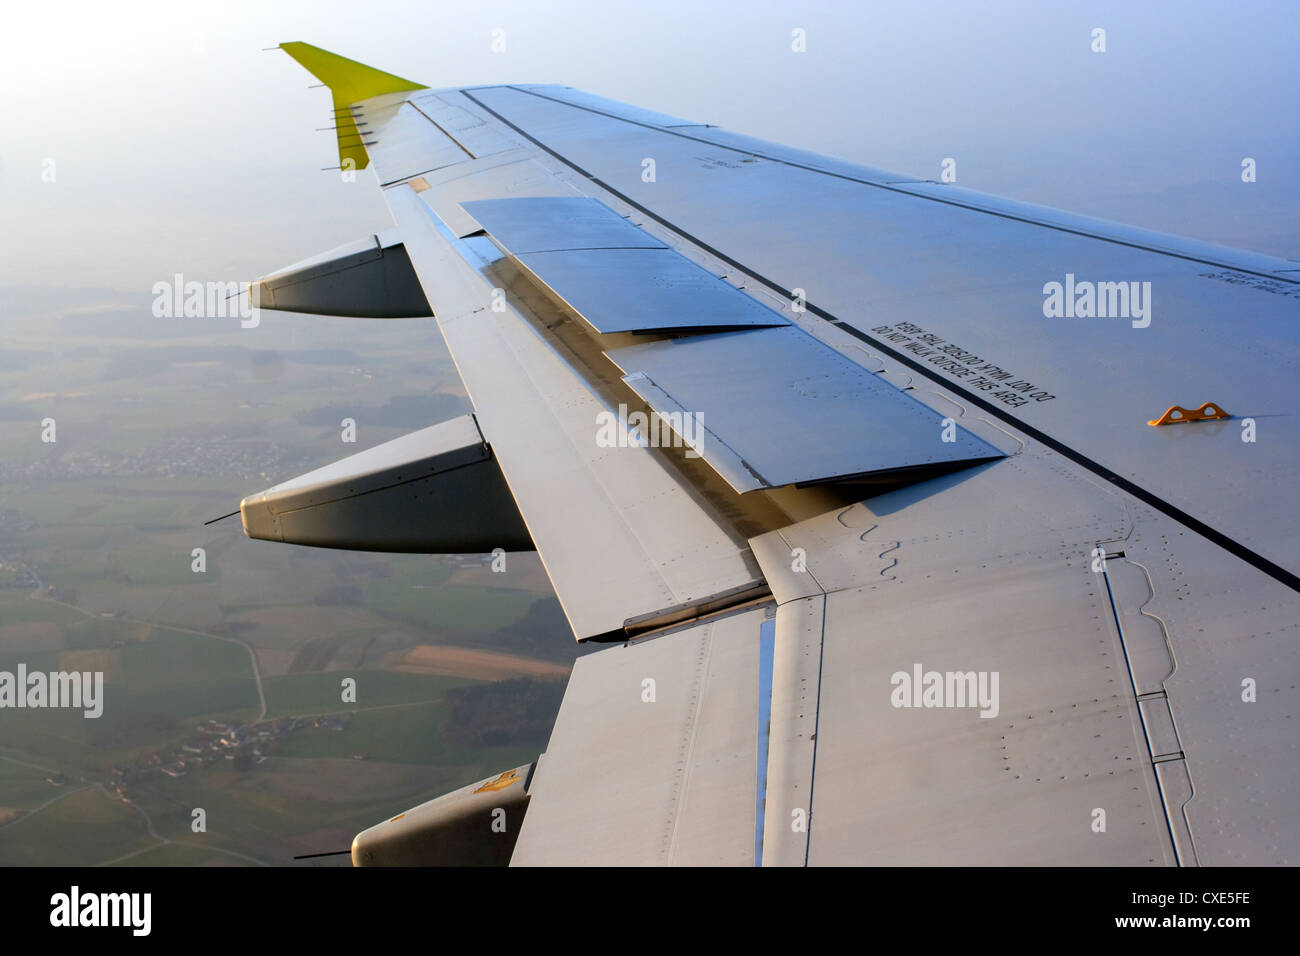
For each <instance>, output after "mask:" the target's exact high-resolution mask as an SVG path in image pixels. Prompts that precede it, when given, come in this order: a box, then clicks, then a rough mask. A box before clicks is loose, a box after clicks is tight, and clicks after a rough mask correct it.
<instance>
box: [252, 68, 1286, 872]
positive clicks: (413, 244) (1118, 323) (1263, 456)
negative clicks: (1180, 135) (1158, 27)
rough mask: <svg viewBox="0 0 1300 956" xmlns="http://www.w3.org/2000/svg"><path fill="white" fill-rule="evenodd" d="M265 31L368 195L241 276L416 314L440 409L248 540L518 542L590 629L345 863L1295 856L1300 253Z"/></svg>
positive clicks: (283, 292)
mask: <svg viewBox="0 0 1300 956" xmlns="http://www.w3.org/2000/svg"><path fill="white" fill-rule="evenodd" d="M283 47H284V49H285V50H286V51H287V52H289V53H290V54H291V55H292V56H294V57H295V58H296V59H298V60H299V61H300V62H302V63H303V64H304V65H305V66H306V67H307V68H308V69H309V70H311V71H312V72H313V73H314V74H315V75H316V76H317V77H318V78H319V79H320V80H321V81H322V82H323V83H325V84H326V85H327V86H329V87H330V89H331V91H332V94H333V101H334V110H335V115H336V116H337V117H339V121H338V124H337V125H338V130H339V158H340V167H341V168H342V170H343V172H344V173H345V174H347V173H349V172H351V171H352V170H355V169H362V168H372V169H373V171H374V174H375V175H376V177H377V180H378V182H379V185H380V188H381V190H382V191H383V195H384V198H385V200H386V201H387V203H388V206H389V209H390V210H391V212H392V215H393V220H394V229H393V230H392V231H391V233H387V234H385V235H384V236H382V237H380V236H374V237H370V238H368V239H366V240H364V241H362V242H360V243H358V244H353V245H352V246H350V247H345V248H344V249H343V250H339V251H337V254H330V255H326V256H324V257H317V258H315V259H313V260H309V261H308V262H307V263H304V264H300V265H299V266H298V267H292V268H290V269H288V270H282V271H281V272H279V273H276V274H275V275H273V276H270V277H268V278H267V279H265V280H262V281H261V282H260V283H258V284H257V288H258V289H260V290H261V293H262V302H263V304H264V305H266V304H271V305H274V304H275V303H276V302H291V303H292V304H291V305H288V306H282V307H291V308H294V309H296V310H299V311H308V312H311V311H320V312H323V313H326V314H338V313H339V312H340V311H343V312H347V311H351V312H352V314H357V315H368V316H375V317H384V316H390V315H394V314H412V315H418V314H426V315H427V314H428V313H430V312H431V313H432V315H433V316H434V319H435V321H436V322H437V323H438V326H439V328H440V330H441V332H442V335H443V337H444V339H445V341H446V344H447V347H448V349H449V351H450V353H451V355H452V357H453V358H454V360H455V363H456V367H457V369H458V370H459V373H460V375H461V378H462V380H463V382H464V385H465V389H466V391H467V393H468V395H469V398H470V400H471V402H472V405H473V414H472V415H470V416H466V417H465V418H464V419H459V420H456V421H454V422H449V423H430V426H431V427H430V428H428V429H425V430H423V431H421V432H416V433H415V434H413V435H411V436H407V437H406V438H403V439H400V440H399V441H398V442H390V443H388V444H387V445H385V446H380V447H379V448H375V449H370V450H369V451H366V452H363V453H361V454H360V455H356V456H353V457H352V458H350V459H345V460H344V461H342V462H338V463H335V464H334V465H330V466H327V467H326V468H322V469H320V470H319V471H318V472H313V473H312V474H311V475H306V476H303V477H302V478H300V479H295V480H294V481H291V482H287V483H285V484H284V485H280V486H276V487H275V488H272V489H268V490H267V491H266V492H263V493H260V494H258V495H253V496H250V498H248V499H246V500H245V501H244V503H243V506H242V509H241V510H242V511H243V520H244V526H245V530H246V532H247V533H248V534H249V535H250V536H254V537H261V538H269V539H273V540H280V541H288V542H297V543H302V544H312V545H316V546H326V547H352V548H371V549H375V550H386V549H387V550H403V551H425V552H431V553H432V552H440V551H451V552H454V551H458V550H463V551H470V550H484V551H486V550H491V548H492V547H496V546H499V547H502V548H505V549H506V550H511V549H515V550H518V549H535V550H536V551H537V552H538V553H539V554H540V556H541V560H542V562H543V563H544V565H545V568H546V571H547V574H548V575H549V577H550V580H551V583H552V584H553V586H554V589H555V593H556V595H557V597H558V599H559V601H560V603H561V605H562V606H563V609H564V612H565V614H566V615H567V618H568V621H569V623H570V624H571V625H572V628H573V632H574V637H575V638H576V639H577V640H579V641H588V642H607V643H609V645H610V646H609V647H607V648H605V649H603V650H601V651H599V652H597V653H593V654H589V655H587V656H584V657H582V658H580V659H579V660H578V661H577V663H576V665H575V667H574V670H573V674H572V676H571V678H570V681H569V685H568V689H567V691H566V694H565V697H564V701H563V704H562V706H561V708H560V712H559V715H558V718H557V720H556V724H555V728H554V731H553V733H552V736H551V739H550V742H549V745H548V746H547V749H546V751H545V753H543V754H542V755H540V756H539V758H538V760H537V761H536V762H535V763H533V764H532V765H530V766H527V767H520V768H516V769H515V770H510V771H507V772H506V773H503V774H502V775H501V776H500V777H498V778H492V779H489V780H487V781H480V782H478V783H476V784H472V785H470V786H468V787H466V788H465V789H464V790H461V791H457V792H456V793H453V794H449V795H447V796H445V797H442V798H439V799H438V800H435V801H432V802H431V803H429V804H425V805H423V806H422V807H419V808H415V809H413V810H411V811H408V812H407V813H404V814H400V815H398V816H396V817H394V818H393V819H392V820H390V821H388V822H385V823H381V824H378V825H377V826H375V827H373V828H371V829H370V830H367V831H365V832H364V833H362V834H360V835H359V836H358V837H357V839H356V841H355V842H354V845H353V859H354V862H356V863H358V864H371V863H376V864H377V863H428V862H453V863H475V862H501V861H504V860H507V859H508V860H509V861H510V862H511V863H512V864H515V865H555V864H577V865H583V864H631V865H642V864H729V865H741V866H751V865H755V864H761V865H765V866H766V865H783V864H784V865H804V864H864V863H870V864H970V863H974V864H999V865H1001V864H1098V865H1100V864H1170V865H1172V864H1181V865H1195V864H1208V865H1223V864H1283V863H1295V862H1296V861H1297V859H1300V813H1297V807H1300V772H1298V771H1297V769H1296V768H1297V765H1298V763H1297V760H1296V757H1297V749H1298V748H1297V741H1300V735H1298V734H1297V732H1296V721H1297V720H1298V719H1300V717H1298V716H1297V693H1296V685H1297V683H1300V655H1297V653H1296V651H1297V639H1298V638H1300V630H1298V628H1300V625H1298V624H1297V621H1300V597H1298V595H1297V591H1298V590H1300V577H1298V576H1297V575H1298V574H1300V522H1297V520H1296V519H1297V505H1296V498H1295V494H1294V483H1295V479H1294V475H1295V473H1296V468H1297V465H1298V464H1300V461H1298V453H1300V419H1297V415H1296V409H1295V408H1293V407H1292V406H1293V403H1294V402H1295V401H1296V399H1297V389H1296V385H1295V383H1296V381H1297V373H1298V372H1300V368H1298V359H1300V351H1298V350H1297V345H1296V342H1297V337H1296V334H1295V329H1296V323H1297V320H1298V319H1300V262H1297V261H1290V260H1280V259H1275V258H1271V257H1268V256H1263V255H1256V254H1253V253H1249V252H1241V251H1237V250H1231V249H1225V248H1220V247H1216V246H1212V245H1208V244H1205V243H1200V242H1194V241H1189V240H1184V239H1179V238H1175V237H1170V236H1163V235H1158V234H1154V233H1150V232H1146V231H1143V230H1139V229H1134V228H1129V227H1125V226H1120V225H1116V224H1114V223H1109V222H1102V221H1098V220H1093V219H1088V218H1085V217H1081V216H1077V215H1072V214H1068V213H1063V212H1059V211H1056V210H1051V209H1044V208H1038V207H1032V206H1027V205H1024V204H1020V203H1015V202H1010V201H1007V200H1002V199H997V198H994V197H990V196H985V195H981V194H979V193H975V192H971V191H968V190H965V189H960V188H957V187H955V186H953V185H950V184H942V183H936V182H931V181H924V180H918V179H914V178H910V177H906V176H899V175H894V174H891V173H888V172H885V171H882V170H878V169H871V168H866V167H861V166H856V165H853V164H850V163H845V162H841V161H838V160H833V159H828V158H825V157H821V156H816V155H813V154H811V153H807V152H805V151H802V150H800V149H797V148H790V147H785V146H778V145H774V144H771V143H766V142H761V141H758V140H755V139H751V138H749V137H746V136H741V135H737V134H734V133H729V132H727V131H725V130H722V129H719V128H718V127H716V126H712V125H709V124H707V123H705V122H696V121H691V120H687V119H682V118H678V117H672V116H666V115H662V114H659V113H654V112H650V111H647V110H643V109H638V108H635V107H631V106H626V105H623V104H620V103H615V102H612V101H609V100H605V99H601V98H599V97H595V96H592V95H589V94H586V93H582V92H579V91H577V90H573V89H571V88H568V87H557V86H532V85H512V86H492V87H472V88H459V89H438V90H434V89H427V88H424V87H421V86H419V84H415V83H411V82H410V81H406V80H402V79H401V78H400V77H395V76H392V75H391V74H386V73H381V72H380V71H375V70H371V69H370V68H368V67H364V66H362V65H360V64H356V63H353V62H352V61H349V60H345V59H343V58H342V57H337V56H335V55H334V54H330V53H326V52H325V51H322V50H318V49H317V48H315V47H311V46H309V45H307V44H300V43H294V44H284V45H283ZM417 289H418V290H419V292H421V293H422V297H421V295H419V294H413V290H417ZM331 309H332V310H333V311H332V312H331V311H329V310H331Z"/></svg>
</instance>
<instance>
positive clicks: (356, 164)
mask: <svg viewBox="0 0 1300 956" xmlns="http://www.w3.org/2000/svg"><path fill="white" fill-rule="evenodd" d="M280 49H281V50H283V51H284V52H285V53H288V54H289V55H290V56H291V57H293V58H294V59H295V60H297V61H298V62H299V63H301V64H302V65H303V66H304V67H306V68H307V72H309V73H310V74H311V75H312V76H314V77H316V79H318V80H320V81H321V82H322V83H324V84H325V85H326V86H328V87H329V88H330V93H332V94H333V95H334V117H335V123H334V125H335V126H336V127H337V129H338V138H339V166H340V167H342V168H343V169H365V168H366V167H367V166H369V165H370V156H369V154H367V153H366V143H365V140H364V139H363V138H362V135H361V131H360V129H358V127H357V123H356V116H355V114H354V113H353V112H352V110H350V109H349V108H348V106H349V104H351V103H356V102H359V101H360V100H368V99H370V97H372V96H382V95H383V94H384V93H400V92H402V91H403V90H427V89H428V87H427V86H425V85H423V84H422V83H413V82H411V81H410V80H404V79H402V78H401V77H400V76H394V75H393V74H392V73H385V72H384V71H383V70H376V69H375V68H374V67H370V66H366V65H365V64H364V63H358V62H357V61H356V60H349V59H348V58H347V57H344V56H339V55H338V54H337V53H331V52H329V51H328V50H322V49H321V48H320V47H318V46H312V45H311V44H310V43H302V42H299V41H294V42H292V43H281V44H280Z"/></svg>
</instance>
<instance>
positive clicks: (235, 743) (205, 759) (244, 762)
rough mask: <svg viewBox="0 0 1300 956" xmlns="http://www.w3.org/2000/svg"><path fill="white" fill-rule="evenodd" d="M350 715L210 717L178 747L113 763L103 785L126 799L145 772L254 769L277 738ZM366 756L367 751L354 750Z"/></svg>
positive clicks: (335, 725)
mask: <svg viewBox="0 0 1300 956" xmlns="http://www.w3.org/2000/svg"><path fill="white" fill-rule="evenodd" d="M349 720H350V716H349V715H343V716H320V717H282V718H280V719H277V720H263V721H258V722H256V723H241V722H238V721H231V722H230V723H222V722H221V721H218V720H208V721H207V722H205V723H202V724H199V725H198V726H196V727H195V730H194V733H193V735H191V736H190V737H189V739H187V740H186V741H185V742H184V743H182V744H181V745H180V747H179V748H177V749H170V748H169V749H168V750H165V751H162V752H159V753H155V754H153V755H151V756H149V757H147V758H143V759H140V760H136V761H132V762H131V763H127V764H123V765H121V766H118V767H113V768H112V769H111V770H110V771H109V774H108V779H107V780H106V781H105V782H104V786H105V788H106V789H108V790H109V791H110V792H111V793H113V794H116V795H117V796H119V797H121V798H123V799H127V798H128V790H129V788H130V785H131V783H132V781H135V780H138V779H140V778H141V777H144V776H146V775H153V774H163V775H164V776H168V777H184V776H185V775H186V774H188V773H192V772H194V771H197V770H199V769H201V768H203V767H205V766H209V765H212V764H216V763H217V762H218V761H227V760H228V761H230V762H231V763H232V765H233V767H234V769H236V770H252V769H254V768H255V767H257V766H259V765H260V764H262V763H265V762H266V759H267V757H268V756H270V755H271V753H272V752H273V751H274V749H275V747H276V744H277V742H278V741H280V740H283V739H284V738H285V737H286V736H287V735H289V734H291V733H294V732H295V731H299V730H305V729H308V728H316V729H321V730H334V731H342V730H343V729H344V728H346V727H347V725H348V722H349ZM352 757H353V759H355V760H363V759H365V754H353V755H352Z"/></svg>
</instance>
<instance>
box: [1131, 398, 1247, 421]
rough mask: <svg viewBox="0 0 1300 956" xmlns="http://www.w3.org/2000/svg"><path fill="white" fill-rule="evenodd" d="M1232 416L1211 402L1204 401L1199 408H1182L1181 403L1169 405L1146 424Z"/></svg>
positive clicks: (1207, 419)
mask: <svg viewBox="0 0 1300 956" xmlns="http://www.w3.org/2000/svg"><path fill="white" fill-rule="evenodd" d="M1231 417H1232V416H1231V415H1229V414H1228V413H1227V412H1225V411H1224V410H1223V409H1222V408H1220V407H1219V406H1218V405H1215V404H1214V403H1213V402H1206V403H1205V404H1204V405H1202V406H1201V407H1200V408H1183V407H1182V406H1181V405H1170V406H1169V408H1168V410H1167V411H1166V412H1165V413H1164V414H1163V415H1161V416H1160V417H1159V418H1156V419H1153V420H1152V421H1149V422H1147V424H1148V425H1177V424H1178V423H1179V422H1204V421H1210V420H1212V419H1216V418H1231Z"/></svg>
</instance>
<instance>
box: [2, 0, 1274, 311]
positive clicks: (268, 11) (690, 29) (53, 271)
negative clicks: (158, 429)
mask: <svg viewBox="0 0 1300 956" xmlns="http://www.w3.org/2000/svg"><path fill="white" fill-rule="evenodd" d="M2 22H3V29H2V30H0V88H3V90H4V93H5V108H6V114H7V115H6V121H5V123H4V124H3V129H2V130H0V215H3V225H4V229H3V233H2V238H0V243H2V244H3V247H2V253H3V254H2V257H0V316H4V315H5V314H13V313H14V309H13V308H12V306H13V305H14V304H15V303H18V302H20V301H21V302H31V301H37V302H42V303H45V302H48V307H49V308H50V309H59V308H61V307H65V306H68V307H70V306H71V305H72V304H74V303H80V304H84V303H87V302H93V301H94V300H95V297H96V296H97V295H100V294H107V293H109V292H113V293H120V294H124V295H127V296H136V295H138V296H141V297H144V296H147V295H148V291H149V289H150V288H151V287H152V285H153V283H154V282H157V281H159V280H168V281H169V280H170V278H171V276H172V275H173V274H174V273H177V272H180V273H183V274H185V276H186V277H187V278H199V279H214V280H221V281H228V280H230V279H233V278H253V277H255V276H257V275H262V274H266V273H269V272H272V271H274V270H275V269H277V268H279V267H281V266H284V265H287V264H289V263H291V262H295V261H298V260H300V259H304V258H306V257H308V256H310V255H313V254H315V253H317V252H320V251H323V250H325V249H328V248H331V247H333V246H336V245H339V244H342V243H344V242H348V241H350V240H353V239H356V238H360V237H362V236H365V235H368V234H369V233H371V232H374V231H377V230H379V229H382V228H387V227H388V226H389V225H390V224H391V222H390V220H389V217H388V213H387V210H386V208H385V206H384V204H383V201H382V198H381V196H380V194H379V191H378V189H377V188H375V186H376V184H375V180H374V178H373V175H371V174H370V173H369V172H363V173H362V174H360V175H358V176H357V178H356V181H355V182H352V183H345V182H343V181H342V180H341V178H340V177H339V175H338V173H337V172H333V173H332V172H325V171H322V168H323V167H329V166H332V165H336V164H337V161H338V160H337V154H336V151H335V146H334V139H333V135H332V134H331V133H329V132H320V131H317V130H318V128H319V127H324V126H327V125H328V117H329V112H328V111H329V109H330V103H329V95H328V92H327V91H326V90H324V89H311V88H310V84H312V83H313V82H314V80H313V79H312V78H311V77H310V76H309V75H308V74H306V73H305V71H303V70H302V68H301V67H299V66H298V65H297V64H296V63H295V62H294V61H293V60H291V59H290V58H289V57H288V55H286V54H284V53H283V52H280V51H272V52H266V51H264V49H263V48H266V47H273V46H274V45H275V44H277V43H279V42H280V41H285V40H305V41H307V42H310V43H313V44H316V45H317V46H321V47H324V48H326V49H328V50H332V51H335V52H338V53H341V54H343V55H345V56H348V57H350V58H352V59H355V60H359V61H361V62H363V63H367V64H370V65H372V66H376V67H378V68H381V69H384V70H387V71H389V72H392V73H396V74H398V75H401V76H405V77H408V78H410V79H413V80H417V81H419V82H422V83H425V84H427V85H429V86H431V87H440V86H453V85H469V84H488V83H507V82H553V83H561V84H567V85H570V86H575V87H578V88H581V89H585V90H588V91H590V92H593V93H597V94H599V95H602V96H607V97H610V98H613V99H618V100H623V101H626V102H631V103H635V104H637V105H639V106H644V107H647V108H651V109H656V110H661V111H663V112H666V113H669V114H673V115H678V116H684V117H687V118H689V119H692V120H697V121H701V122H708V123H713V124H716V125H719V126H723V127H727V128H729V129H732V130H736V131H738V132H743V133H747V134H750V135H754V136H758V137H760V138H763V139H768V140H773V141H777V142H781V143H786V144H790V145H795V146H798V147H801V148H804V149H809V150H812V151H814V152H819V153H824V154H827V155H831V156H835V157H838V158H842V159H847V160H850V161H855V162H859V163H862V164H865V165H871V166H876V167H880V168H884V169H889V170H894V171H898V172H900V173H904V174H908V175H922V176H926V177H929V178H935V179H937V178H939V174H940V164H941V163H942V161H943V160H944V159H945V158H948V157H951V158H953V159H955V160H956V172H957V183H958V185H960V186H964V187H967V188H971V189H977V190H981V191H984V192H989V193H994V194H998V195H1004V196H1008V197H1011V198H1014V199H1019V200H1022V201H1026V202H1033V203H1041V204H1044V205H1049V206H1055V207H1058V208H1063V209H1068V210H1071V211H1074V212H1079V213H1083V214H1086V215H1092V216H1097V217H1100V218H1105V219H1113V220H1117V221H1121V222H1127V223H1131V224H1134V225H1138V226H1143V227H1146V228H1150V229H1156V230H1160V231H1165V232H1174V233H1179V234H1183V235H1188V236H1192V237H1195V238H1198V239H1204V240H1208V241H1211V242H1218V243H1222V244H1225V245H1232V246H1240V247H1245V248H1252V249H1255V250H1258V251H1261V252H1267V253H1271V254H1273V255H1278V256H1284V257H1291V258H1296V259H1298V260H1300V176H1297V173H1300V123H1297V122H1296V119H1295V105H1294V96H1295V91H1296V90H1297V89H1300V57H1297V55H1296V51H1297V50H1298V49H1300V44H1297V40H1300V27H1298V25H1300V7H1298V6H1297V5H1296V4H1294V3H1289V2H1287V3H1268V2H1255V3H1250V4H1247V5H1238V4H1231V3H1218V4H1212V3H1197V2H1185V0H1179V2H1144V3H1141V4H1130V3H1087V4H1071V3H1047V2H990V3H957V2H927V3H924V4H918V3H879V4H878V3H849V2H814V3H808V2H801V3H784V2H770V0H749V2H743V3H742V2H734V3H730V2H729V3H705V2H701V0H691V2H678V0H655V2H651V3H613V2H608V0H607V2H577V0H573V2H558V0H541V2H537V0H533V2H496V3H492V2H481V0H475V2H472V3H471V2H465V0H461V2H457V3H448V2H432V3H413V2H366V3H358V2H355V0H349V2H345V3H341V2H311V3H306V2H302V3H298V2H289V3H275V2H255V3H242V2H223V3H221V4H203V5H201V6H200V5H193V6H191V5H188V4H179V3H156V4H153V3H131V2H125V3H114V4H104V3H87V4H84V5H82V4H75V3H73V4H70V3H53V2H50V3H40V4H24V5H21V6H17V5H9V6H8V7H7V8H6V11H5V13H4V14H3V21H2ZM1097 28H1101V29H1104V30H1105V31H1106V51H1105V52H1104V53H1097V52H1094V51H1093V50H1092V46H1093V39H1092V36H1093V30H1094V29H1097ZM795 29H802V30H804V31H805V35H806V52H803V53H795V52H794V51H793V50H792V49H791V36H792V31H793V30H795ZM494 30H504V31H505V33H504V36H505V41H506V43H505V50H504V51H503V52H493V49H492V37H493V31H494ZM1245 157H1250V158H1253V159H1254V160H1255V162H1256V170H1257V181H1256V182H1254V183H1249V184H1247V183H1243V182H1242V180H1241V162H1242V160H1243V158H1245ZM79 307H80V306H79Z"/></svg>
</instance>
